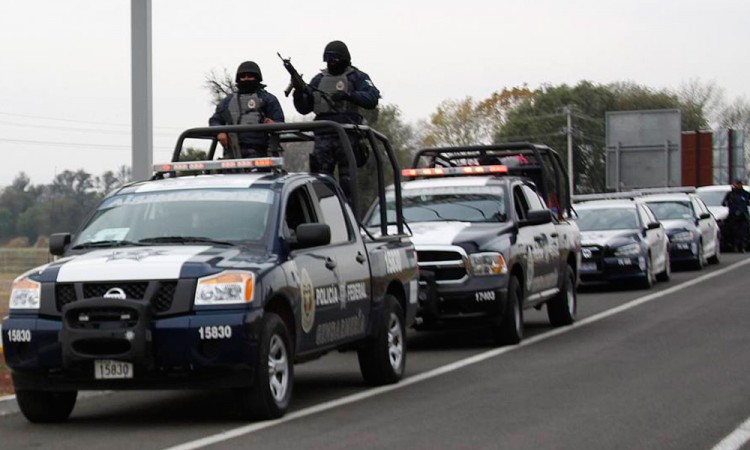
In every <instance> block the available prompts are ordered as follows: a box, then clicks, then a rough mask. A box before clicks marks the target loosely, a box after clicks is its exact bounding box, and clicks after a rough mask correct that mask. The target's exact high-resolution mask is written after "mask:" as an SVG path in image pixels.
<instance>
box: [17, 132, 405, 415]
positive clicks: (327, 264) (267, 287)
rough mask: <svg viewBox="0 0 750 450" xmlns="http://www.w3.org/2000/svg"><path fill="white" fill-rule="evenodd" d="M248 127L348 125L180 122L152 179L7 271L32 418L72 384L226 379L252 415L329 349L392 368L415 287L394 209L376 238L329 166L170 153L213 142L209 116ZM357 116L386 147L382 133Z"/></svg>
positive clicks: (47, 410) (62, 400) (269, 411)
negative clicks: (27, 267) (17, 270)
mask: <svg viewBox="0 0 750 450" xmlns="http://www.w3.org/2000/svg"><path fill="white" fill-rule="evenodd" d="M247 130H252V131H264V132H269V133H271V134H276V135H279V136H280V139H281V142H282V143H283V142H284V136H292V137H293V138H294V139H307V140H309V141H312V140H313V139H314V136H313V135H314V133H316V132H319V131H326V132H328V133H334V134H338V135H339V136H341V138H342V139H344V140H346V134H345V132H344V130H343V129H342V126H341V125H339V124H335V123H332V122H317V123H305V124H274V125H258V126H229V127H212V128H198V129H192V130H188V131H186V132H185V133H183V135H182V136H181V138H180V141H179V142H178V147H177V150H176V153H175V157H174V158H173V162H170V163H167V164H161V165H157V166H155V171H156V174H155V176H154V177H153V179H151V180H147V181H139V182H134V183H131V184H128V185H126V186H124V187H122V188H120V189H119V190H117V191H116V192H114V193H112V194H111V195H109V196H108V197H107V198H105V199H104V200H103V201H102V202H101V203H100V204H99V205H98V206H97V207H96V209H95V210H94V211H92V212H91V214H90V215H89V216H88V217H87V218H85V219H84V220H83V223H82V225H81V227H80V229H79V230H78V231H77V232H76V233H75V234H74V235H71V234H69V233H60V234H55V235H52V237H51V239H50V251H51V253H52V254H53V255H57V256H59V259H56V260H55V261H54V262H52V263H50V264H47V265H44V266H41V267H37V268H35V269H33V270H31V271H29V272H27V273H25V274H23V275H21V276H20V277H18V278H17V279H16V280H15V281H14V283H13V286H12V293H11V298H10V313H9V317H7V318H6V319H5V320H4V322H3V324H2V325H3V326H2V340H3V344H4V354H5V360H6V362H7V365H8V366H9V367H10V369H11V372H12V378H13V383H14V386H15V390H16V398H17V401H18V403H19V406H20V408H21V411H22V412H23V414H24V415H25V416H26V418H27V419H28V420H30V421H32V422H57V421H62V420H65V419H66V418H67V417H68V416H69V415H70V414H71V412H72V410H73V408H74V405H75V402H76V398H77V393H78V391H79V390H102V389H107V390H127V389H197V388H208V389H216V388H228V389H233V390H234V391H235V392H236V395H235V397H236V398H237V400H238V401H239V407H240V408H241V409H242V411H244V412H246V413H247V415H249V416H252V417H255V418H275V417H279V416H281V415H283V414H284V413H285V412H286V410H287V409H288V407H289V404H290V401H291V398H292V388H293V373H294V365H293V364H294V363H295V362H304V361H307V360H310V359H313V358H316V357H319V356H322V355H323V354H325V353H327V352H329V351H332V350H354V351H356V352H357V353H358V356H359V366H360V369H361V372H362V375H363V377H364V380H365V381H366V382H367V383H369V384H374V385H378V384H386V383H394V382H397V381H398V380H399V379H400V378H401V377H402V375H403V374H404V370H405V364H406V341H405V330H406V327H408V326H410V325H411V323H412V322H413V320H414V317H415V313H416V307H417V305H416V303H417V299H416V297H417V291H418V287H417V258H416V251H415V249H414V245H413V244H412V243H411V241H410V240H409V238H408V236H406V235H405V234H404V232H403V225H402V224H399V226H398V231H397V232H394V233H391V234H390V235H389V234H388V233H387V232H386V230H383V231H384V232H383V233H381V236H380V237H378V238H374V237H373V236H372V235H371V234H368V233H366V232H364V231H363V230H362V229H361V227H360V225H359V222H358V221H357V219H356V216H355V213H354V210H353V208H351V207H350V206H349V203H348V201H347V199H346V198H345V197H344V194H343V190H342V188H341V187H340V186H339V184H338V183H337V182H336V180H334V179H333V178H332V177H330V176H328V175H321V174H311V173H306V172H302V173H289V172H287V171H286V170H285V169H284V166H283V160H282V158H278V157H267V158H257V159H239V160H206V161H180V159H179V155H180V152H179V149H180V148H181V147H182V144H183V141H184V140H185V139H186V138H204V139H210V140H213V144H212V147H211V151H210V153H209V158H212V157H213V155H214V153H215V147H216V134H217V133H218V132H222V131H224V132H230V131H231V132H244V131H247ZM358 131H359V132H363V133H367V135H368V138H369V139H372V140H373V141H376V142H378V143H379V147H378V148H379V149H380V150H378V151H381V152H384V153H385V156H383V159H384V160H387V159H386V158H389V159H390V158H392V159H391V160H392V161H395V158H394V157H393V154H392V152H391V151H390V147H389V146H388V145H387V141H384V140H385V138H384V137H383V136H382V135H380V134H379V133H377V132H376V131H374V130H369V129H366V128H365V127H359V130H358ZM342 148H344V149H345V150H349V156H350V159H351V160H352V161H353V156H352V155H351V148H350V146H349V144H348V141H345V142H344V143H343V144H342ZM383 149H385V150H383ZM352 164H353V162H352ZM395 176H396V177H398V174H396V175H395ZM352 178H353V180H352V182H353V183H356V177H352ZM380 188H381V190H382V191H384V186H381V187H380ZM398 216H399V220H400V212H399V214H398Z"/></svg>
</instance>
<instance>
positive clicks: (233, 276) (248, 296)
mask: <svg viewBox="0 0 750 450" xmlns="http://www.w3.org/2000/svg"><path fill="white" fill-rule="evenodd" d="M254 287H255V275H253V273H252V272H239V271H226V272H221V273H219V274H216V275H211V276H208V277H203V278H199V279H198V286H197V287H196V288H195V305H196V306H207V305H229V304H235V303H250V302H252V301H253V290H254Z"/></svg>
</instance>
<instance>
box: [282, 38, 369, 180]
mask: <svg viewBox="0 0 750 450" xmlns="http://www.w3.org/2000/svg"><path fill="white" fill-rule="evenodd" d="M323 60H324V61H326V63H327V68H326V69H324V70H322V71H321V73H319V74H318V75H316V76H315V77H314V78H313V79H312V80H311V81H310V84H309V87H308V89H306V90H295V92H294V107H295V108H296V109H297V111H298V112H299V113H300V114H308V113H310V112H314V113H315V120H331V121H334V122H338V123H342V124H357V125H359V124H362V122H363V118H362V113H361V110H362V109H375V108H376V107H377V106H378V99H379V98H380V91H379V90H378V89H377V88H376V87H375V85H374V84H373V83H372V81H371V80H370V76H369V75H367V74H366V73H364V72H362V71H361V70H359V69H357V68H356V67H354V66H352V65H351V57H350V55H349V49H348V48H347V47H346V44H344V43H343V42H341V41H333V42H331V43H329V44H328V45H327V46H326V48H325V51H324V52H323ZM349 140H350V142H351V144H352V148H353V149H354V150H355V155H357V156H358V157H357V159H358V161H357V163H358V165H361V164H364V160H365V159H366V157H364V156H363V155H362V154H361V153H359V154H357V153H358V152H357V151H358V148H359V137H358V136H357V135H356V133H349ZM337 164H338V166H339V177H340V178H341V185H342V186H347V185H348V183H346V182H345V180H344V178H348V176H349V170H348V165H347V160H346V156H345V155H343V154H342V152H341V149H340V147H339V141H338V138H337V137H335V136H332V135H316V136H315V148H314V149H313V154H312V156H311V158H310V170H311V171H313V172H322V173H327V174H330V175H332V174H333V172H334V169H335V168H336V165H337ZM347 195H348V192H347Z"/></svg>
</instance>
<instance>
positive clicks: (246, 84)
mask: <svg viewBox="0 0 750 450" xmlns="http://www.w3.org/2000/svg"><path fill="white" fill-rule="evenodd" d="M245 73H248V74H252V75H255V80H253V81H240V75H242V74H245ZM234 81H235V82H236V83H237V91H238V92H239V93H240V94H252V93H254V92H256V91H257V90H258V88H259V87H260V82H261V81H263V75H262V74H261V73H260V67H258V65H257V64H255V63H254V62H253V61H245V62H243V63H242V64H240V66H239V67H238V68H237V75H236V76H235V77H234Z"/></svg>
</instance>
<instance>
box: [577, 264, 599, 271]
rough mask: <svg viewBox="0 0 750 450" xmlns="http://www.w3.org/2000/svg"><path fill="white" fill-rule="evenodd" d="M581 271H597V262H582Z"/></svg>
mask: <svg viewBox="0 0 750 450" xmlns="http://www.w3.org/2000/svg"><path fill="white" fill-rule="evenodd" d="M581 272H596V263H595V262H585V263H581Z"/></svg>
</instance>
